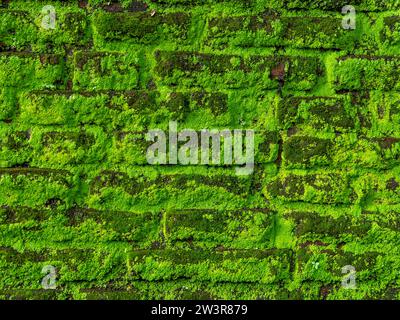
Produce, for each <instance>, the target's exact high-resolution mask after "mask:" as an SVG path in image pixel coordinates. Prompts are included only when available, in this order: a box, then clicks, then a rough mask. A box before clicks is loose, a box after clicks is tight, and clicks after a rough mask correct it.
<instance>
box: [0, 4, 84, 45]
mask: <svg viewBox="0 0 400 320" xmlns="http://www.w3.org/2000/svg"><path fill="white" fill-rule="evenodd" d="M42 7H43V6H41V7H40V8H38V11H40V9H41V8H42ZM56 14H57V16H56V25H55V29H52V30H51V31H48V30H45V29H44V28H42V27H40V23H35V22H36V21H37V20H38V18H39V19H40V16H39V17H38V15H33V14H32V13H30V12H28V11H23V10H1V9H0V21H2V24H1V27H0V35H1V36H2V37H1V38H2V42H1V45H0V51H30V50H33V51H34V52H61V50H59V46H60V45H74V46H83V45H84V44H86V43H87V42H88V37H87V32H86V28H87V21H86V16H85V15H84V14H83V13H81V12H64V11H63V10H60V9H59V8H58V9H56ZM39 21H40V20H39Z"/></svg>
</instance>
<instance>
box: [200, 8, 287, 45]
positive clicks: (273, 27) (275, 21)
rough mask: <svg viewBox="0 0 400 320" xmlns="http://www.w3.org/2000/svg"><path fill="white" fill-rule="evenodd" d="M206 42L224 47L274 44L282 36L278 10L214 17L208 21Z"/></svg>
mask: <svg viewBox="0 0 400 320" xmlns="http://www.w3.org/2000/svg"><path fill="white" fill-rule="evenodd" d="M207 33H208V34H207V39H206V44H207V45H208V46H210V47H213V48H220V49H224V48H226V47H228V46H238V47H250V46H254V47H258V46H272V45H275V44H277V43H278V40H279V39H280V38H281V33H282V28H281V24H280V20H279V18H278V14H277V12H274V11H266V12H264V13H262V14H258V15H253V16H230V17H212V18H210V19H209V21H208V32H207Z"/></svg>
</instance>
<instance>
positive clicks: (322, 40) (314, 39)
mask: <svg viewBox="0 0 400 320" xmlns="http://www.w3.org/2000/svg"><path fill="white" fill-rule="evenodd" d="M281 23H282V26H281V28H282V30H283V31H282V38H283V39H282V42H283V43H285V44H287V45H289V46H293V47H298V48H337V49H351V48H353V47H355V45H356V44H357V37H358V36H357V33H356V31H354V30H345V29H344V28H343V27H342V18H336V17H304V16H298V17H282V18H281Z"/></svg>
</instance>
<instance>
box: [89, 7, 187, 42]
mask: <svg viewBox="0 0 400 320" xmlns="http://www.w3.org/2000/svg"><path fill="white" fill-rule="evenodd" d="M93 24H94V26H95V30H96V33H97V35H98V36H99V37H100V38H101V39H102V40H103V41H112V40H114V41H115V40H117V41H121V40H128V41H133V42H135V43H150V42H154V41H160V40H163V39H170V40H175V41H176V40H179V39H185V38H186V34H187V32H188V28H189V25H190V15H188V14H187V13H185V12H172V13H157V14H153V15H152V14H151V13H150V12H135V13H126V12H121V13H119V12H118V13H108V12H103V11H98V12H96V14H95V15H94V21H93Z"/></svg>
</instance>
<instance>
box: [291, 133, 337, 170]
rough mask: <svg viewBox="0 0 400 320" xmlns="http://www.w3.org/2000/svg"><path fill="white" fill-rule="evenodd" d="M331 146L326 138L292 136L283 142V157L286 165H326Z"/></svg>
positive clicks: (330, 142) (329, 158)
mask: <svg viewBox="0 0 400 320" xmlns="http://www.w3.org/2000/svg"><path fill="white" fill-rule="evenodd" d="M331 147H332V141H331V140H328V139H319V138H313V137H307V136H293V137H290V138H288V140H287V141H285V142H284V143H283V159H284V160H285V163H287V164H288V165H299V166H301V165H326V164H328V163H329V161H330V160H331V157H330V152H331Z"/></svg>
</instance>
